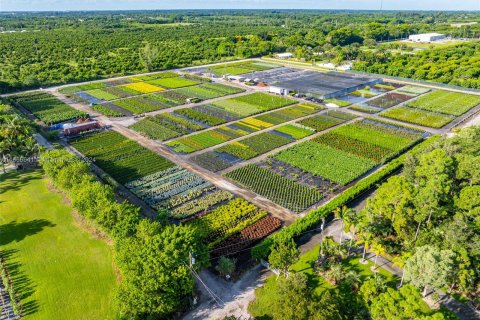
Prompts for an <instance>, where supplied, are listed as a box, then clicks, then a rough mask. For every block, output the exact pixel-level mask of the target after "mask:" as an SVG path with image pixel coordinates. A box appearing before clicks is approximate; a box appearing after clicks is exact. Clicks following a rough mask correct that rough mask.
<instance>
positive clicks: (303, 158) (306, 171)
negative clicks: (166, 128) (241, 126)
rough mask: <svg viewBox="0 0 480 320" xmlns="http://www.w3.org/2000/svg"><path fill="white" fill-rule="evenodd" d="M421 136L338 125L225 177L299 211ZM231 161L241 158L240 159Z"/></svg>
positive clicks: (372, 124) (363, 124)
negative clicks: (264, 160)
mask: <svg viewBox="0 0 480 320" xmlns="http://www.w3.org/2000/svg"><path fill="white" fill-rule="evenodd" d="M322 116H323V117H325V116H324V115H319V116H315V117H322ZM329 117H330V116H329ZM344 121H345V120H344ZM422 133H423V132H420V131H415V130H412V129H409V128H405V127H399V126H395V125H393V124H391V123H388V122H379V121H374V120H369V119H365V120H362V121H356V122H353V123H350V124H345V125H341V126H339V127H337V128H334V129H332V130H330V131H328V132H327V133H324V134H320V135H317V136H316V137H314V138H313V139H310V140H308V141H305V142H301V143H298V144H295V145H293V146H291V147H289V148H287V149H285V150H283V151H280V152H278V153H276V154H273V155H271V156H270V157H269V159H268V160H267V161H266V162H263V163H257V164H247V165H246V166H243V167H239V168H237V169H235V170H233V171H230V172H228V173H226V174H225V176H226V177H227V178H229V179H231V180H232V181H234V182H236V183H238V184H239V185H241V186H243V187H245V188H248V189H250V190H253V191H254V192H256V193H258V194H259V195H261V196H264V197H266V198H268V199H270V200H272V201H273V202H275V203H277V204H279V205H281V206H284V207H285V208H287V209H290V210H292V211H293V212H302V211H304V210H306V209H307V208H309V207H311V206H313V205H315V204H316V203H318V202H319V201H320V200H322V199H323V198H324V197H325V195H326V194H331V192H332V190H333V189H337V190H338V189H341V188H342V186H344V185H347V184H349V183H350V182H352V181H354V180H356V179H358V178H359V177H361V176H362V175H364V174H365V173H367V172H368V171H369V170H371V169H373V168H375V167H377V166H378V165H379V164H381V163H384V162H386V161H388V160H389V159H391V158H393V157H395V156H397V155H399V154H401V153H402V152H404V151H405V150H406V149H408V148H409V147H411V146H412V145H413V144H415V143H416V142H418V141H419V140H420V139H421V138H422ZM216 151H217V152H218V151H220V150H216ZM235 156H237V157H239V158H241V156H242V154H240V153H239V154H236V155H235ZM209 157H211V156H209ZM245 158H247V157H245ZM291 190H295V191H294V192H290V191H291Z"/></svg>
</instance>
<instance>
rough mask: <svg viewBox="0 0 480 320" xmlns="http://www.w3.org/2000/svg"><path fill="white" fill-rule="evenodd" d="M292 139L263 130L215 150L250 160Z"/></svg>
mask: <svg viewBox="0 0 480 320" xmlns="http://www.w3.org/2000/svg"><path fill="white" fill-rule="evenodd" d="M292 141H293V139H289V138H286V137H282V136H281V135H277V134H275V133H271V132H263V133H260V134H258V135H255V136H252V137H249V138H245V139H242V140H240V141H236V142H232V143H230V144H228V145H226V146H223V147H220V148H218V149H216V150H215V151H217V152H224V153H228V154H231V155H233V156H235V157H237V158H240V159H243V160H248V159H251V158H254V157H256V156H258V155H261V154H264V153H267V152H269V151H271V150H274V149H276V148H278V147H281V146H283V145H285V144H287V143H290V142H292Z"/></svg>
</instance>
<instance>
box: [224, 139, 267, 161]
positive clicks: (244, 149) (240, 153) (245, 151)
mask: <svg viewBox="0 0 480 320" xmlns="http://www.w3.org/2000/svg"><path fill="white" fill-rule="evenodd" d="M215 151H216V152H220V153H228V154H230V155H232V156H235V157H237V158H239V159H243V160H248V159H251V158H254V157H256V156H258V153H257V152H255V151H254V150H252V149H251V148H250V147H249V146H247V145H244V144H243V143H240V142H232V143H229V144H227V145H226V146H223V147H220V148H217V149H215Z"/></svg>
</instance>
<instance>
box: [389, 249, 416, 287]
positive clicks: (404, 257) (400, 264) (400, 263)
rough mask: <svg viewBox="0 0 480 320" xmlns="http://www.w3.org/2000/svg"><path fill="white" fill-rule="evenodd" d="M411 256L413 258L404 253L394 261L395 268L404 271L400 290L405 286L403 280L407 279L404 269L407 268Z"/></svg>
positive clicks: (409, 254)
mask: <svg viewBox="0 0 480 320" xmlns="http://www.w3.org/2000/svg"><path fill="white" fill-rule="evenodd" d="M411 256H412V254H411V253H409V252H407V253H404V254H402V255H400V256H395V257H394V258H393V259H392V262H393V266H394V267H399V268H400V269H402V278H401V279H400V284H399V285H398V287H399V288H401V287H402V286H403V279H404V277H405V271H404V270H403V268H404V267H405V263H406V262H407V260H408V258H410V257H411Z"/></svg>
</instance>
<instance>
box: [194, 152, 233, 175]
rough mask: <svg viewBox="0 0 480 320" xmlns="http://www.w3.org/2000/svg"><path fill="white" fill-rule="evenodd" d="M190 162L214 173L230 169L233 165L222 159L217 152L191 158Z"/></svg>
mask: <svg viewBox="0 0 480 320" xmlns="http://www.w3.org/2000/svg"><path fill="white" fill-rule="evenodd" d="M190 161H192V162H193V163H195V164H197V165H199V166H200V167H202V168H205V169H207V170H209V171H212V172H218V171H221V170H224V169H227V168H228V167H230V166H231V165H232V164H233V163H232V162H229V161H227V160H224V159H222V158H221V157H220V156H219V154H218V153H217V152H214V151H208V152H205V153H202V154H199V155H196V156H193V157H192V158H190Z"/></svg>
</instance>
